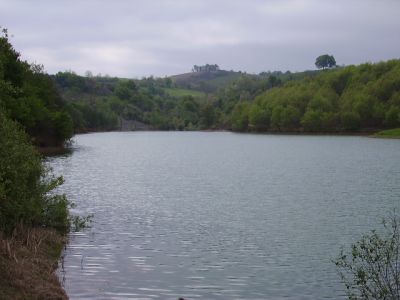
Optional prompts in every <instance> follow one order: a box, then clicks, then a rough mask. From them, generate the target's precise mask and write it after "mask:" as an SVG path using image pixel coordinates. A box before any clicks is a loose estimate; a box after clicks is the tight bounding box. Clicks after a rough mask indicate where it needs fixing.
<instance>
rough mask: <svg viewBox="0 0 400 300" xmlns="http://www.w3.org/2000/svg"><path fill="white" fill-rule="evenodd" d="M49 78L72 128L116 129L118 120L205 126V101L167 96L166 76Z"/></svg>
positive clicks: (180, 126)
mask: <svg viewBox="0 0 400 300" xmlns="http://www.w3.org/2000/svg"><path fill="white" fill-rule="evenodd" d="M53 78H54V80H55V82H56V84H57V86H58V88H59V90H60V92H61V93H62V95H63V96H64V98H65V99H67V100H68V103H69V106H68V109H69V112H70V115H71V116H72V119H73V120H74V125H75V131H76V132H82V131H97V130H113V129H119V126H120V122H121V120H125V121H135V122H140V123H143V124H145V125H146V126H147V128H148V129H157V130H195V129H202V128H208V126H207V124H208V123H207V122H204V120H205V119H207V118H206V117H203V114H204V113H203V112H206V111H207V110H206V109H204V108H206V107H207V105H208V104H207V103H208V101H207V100H205V99H196V98H194V97H192V96H182V97H174V96H171V95H170V94H169V93H168V92H167V89H169V88H171V87H172V86H173V83H172V81H171V79H170V78H153V77H148V78H143V79H141V80H130V79H118V78H109V77H98V76H97V77H83V76H79V75H77V74H75V73H73V72H59V73H57V74H56V75H55V76H54V77H53Z"/></svg>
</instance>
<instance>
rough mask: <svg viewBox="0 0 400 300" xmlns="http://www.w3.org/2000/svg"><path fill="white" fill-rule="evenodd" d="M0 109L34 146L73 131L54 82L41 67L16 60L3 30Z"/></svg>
mask: <svg viewBox="0 0 400 300" xmlns="http://www.w3.org/2000/svg"><path fill="white" fill-rule="evenodd" d="M0 112H3V114H5V115H6V116H7V117H8V118H11V119H13V120H15V121H17V122H18V123H19V124H21V125H22V126H23V128H24V129H25V130H26V132H27V133H28V134H29V135H30V136H31V138H32V140H33V142H34V143H35V145H38V146H60V145H62V144H63V143H64V142H65V141H66V140H68V139H69V138H70V137H71V136H72V134H73V124H72V119H71V117H70V114H69V113H68V112H67V109H66V103H65V101H64V100H63V99H62V98H61V96H60V95H59V93H58V91H57V89H56V86H55V85H54V82H53V81H52V79H51V78H50V77H49V76H48V75H47V74H45V73H44V72H43V67H42V66H40V65H36V64H28V63H27V62H24V61H22V60H21V59H20V54H19V53H18V52H17V51H15V50H14V48H13V46H12V45H11V44H10V43H9V41H8V35H7V31H6V30H4V31H3V35H2V36H1V37H0Z"/></svg>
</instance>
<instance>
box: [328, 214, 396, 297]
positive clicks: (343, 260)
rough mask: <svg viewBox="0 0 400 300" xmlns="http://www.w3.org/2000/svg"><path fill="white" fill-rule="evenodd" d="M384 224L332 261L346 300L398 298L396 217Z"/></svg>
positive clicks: (393, 216)
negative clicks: (346, 297) (336, 268)
mask: <svg viewBox="0 0 400 300" xmlns="http://www.w3.org/2000/svg"><path fill="white" fill-rule="evenodd" d="M383 226H384V231H383V232H382V233H378V232H376V231H372V232H371V233H370V234H368V235H365V236H363V237H362V238H361V239H360V240H359V241H358V242H356V243H355V244H353V245H352V246H351V251H350V252H349V253H345V252H344V250H342V251H341V253H340V255H339V257H338V258H337V259H336V261H335V264H336V266H337V267H338V268H339V274H340V276H341V278H342V280H343V282H344V283H345V285H346V289H347V295H348V297H349V299H400V228H399V226H400V218H399V216H396V215H395V214H393V215H392V217H391V218H390V219H389V222H383Z"/></svg>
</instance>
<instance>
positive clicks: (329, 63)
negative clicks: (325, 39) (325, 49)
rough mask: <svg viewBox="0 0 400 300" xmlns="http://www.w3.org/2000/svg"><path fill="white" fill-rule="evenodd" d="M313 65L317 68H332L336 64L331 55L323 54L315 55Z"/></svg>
mask: <svg viewBox="0 0 400 300" xmlns="http://www.w3.org/2000/svg"><path fill="white" fill-rule="evenodd" d="M315 65H316V66H317V68H318V69H326V68H332V67H335V66H336V60H335V58H334V57H333V55H329V54H324V55H320V56H318V57H317V59H316V60H315Z"/></svg>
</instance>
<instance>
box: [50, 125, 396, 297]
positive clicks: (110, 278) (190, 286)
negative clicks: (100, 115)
mask: <svg viewBox="0 0 400 300" xmlns="http://www.w3.org/2000/svg"><path fill="white" fill-rule="evenodd" d="M75 147H76V150H75V151H74V153H73V154H72V155H70V156H63V157H55V158H49V162H50V164H51V165H52V166H53V168H54V170H55V172H56V173H57V174H63V175H64V177H65V179H66V183H65V184H64V186H63V187H62V191H63V192H65V193H66V194H67V195H68V197H69V198H70V199H71V200H72V201H73V202H75V203H77V204H78V210H77V211H76V212H75V213H79V214H83V215H85V214H91V213H93V214H94V223H93V224H92V225H93V226H92V228H90V229H87V230H85V231H84V232H80V233H72V234H71V236H70V243H69V245H68V247H67V249H66V251H65V258H64V261H63V268H62V269H60V272H59V273H60V277H61V278H63V280H64V284H65V288H66V290H67V293H68V294H69V296H70V298H71V299H82V298H92V299H124V298H130V299H177V298H178V297H185V298H186V299H196V298H199V299H283V298H285V299H322V298H331V299H338V298H342V297H343V287H342V284H341V283H340V282H339V278H338V276H337V274H336V270H335V267H334V265H333V264H332V263H331V259H332V258H334V257H335V256H336V255H337V254H338V252H339V249H340V245H348V244H349V243H350V242H351V241H354V240H355V239H357V238H358V237H359V236H360V234H362V233H364V232H366V231H368V230H369V229H372V228H374V227H376V226H377V224H378V223H379V220H380V219H381V218H382V217H383V216H384V215H385V214H386V213H387V212H388V211H390V210H391V209H393V208H394V207H397V208H400V205H399V199H400V197H399V196H400V184H399V183H400V151H399V150H400V141H399V140H379V139H368V138H361V137H325V136H323V137H317V136H270V135H241V134H232V133H204V132H203V133H202V132H180V133H179V132H132V133H99V134H88V135H79V136H77V137H76V145H75Z"/></svg>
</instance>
